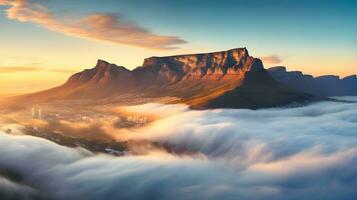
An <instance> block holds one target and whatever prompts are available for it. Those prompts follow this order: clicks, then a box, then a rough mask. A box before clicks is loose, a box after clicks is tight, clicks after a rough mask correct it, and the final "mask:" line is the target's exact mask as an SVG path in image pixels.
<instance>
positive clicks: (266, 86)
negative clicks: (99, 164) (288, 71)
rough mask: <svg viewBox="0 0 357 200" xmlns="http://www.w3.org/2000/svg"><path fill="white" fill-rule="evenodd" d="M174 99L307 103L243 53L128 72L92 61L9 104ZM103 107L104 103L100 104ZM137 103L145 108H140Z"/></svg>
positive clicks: (164, 61)
mask: <svg viewBox="0 0 357 200" xmlns="http://www.w3.org/2000/svg"><path fill="white" fill-rule="evenodd" d="M162 97H174V98H176V99H180V100H175V101H172V102H170V103H182V102H183V103H187V104H189V105H191V106H192V107H193V108H217V107H219V108H220V107H230V108H253V109H255V108H261V107H272V106H279V105H283V104H288V103H291V102H295V101H304V100H309V99H312V98H313V97H312V95H306V94H303V93H300V92H297V91H295V90H293V89H290V88H288V87H286V86H284V85H282V84H280V83H278V82H276V81H275V80H274V79H273V78H272V77H271V76H270V75H269V74H268V73H267V72H266V70H265V69H264V66H263V63H262V62H261V60H260V59H257V58H253V57H252V56H249V54H248V50H247V49H246V48H237V49H231V50H228V51H221V52H214V53H206V54H190V55H178V56H167V57H151V58H147V59H145V60H144V63H143V66H140V67H137V68H136V69H134V70H132V71H130V70H128V69H126V68H124V67H122V66H117V65H115V64H110V63H108V62H106V61H103V60H98V62H97V64H96V66H95V67H94V68H92V69H86V70H83V71H82V72H79V73H76V74H74V75H72V76H71V77H70V78H69V79H68V80H67V82H66V83H65V84H63V85H61V86H59V87H56V88H53V89H49V90H45V91H40V92H37V93H32V94H27V95H22V96H17V97H13V98H12V102H13V103H16V104H19V103H20V104H21V103H22V104H23V103H25V104H34V103H47V102H52V101H61V100H71V101H72V100H75V101H77V100H80V101H81V102H84V101H87V100H89V101H91V102H95V103H97V104H103V102H104V101H103V99H105V100H109V101H111V102H113V101H116V102H121V100H123V99H126V102H128V101H129V102H130V101H131V100H133V101H134V100H135V99H139V98H140V99H145V98H147V99H148V100H147V101H148V102H149V99H150V98H162ZM106 102H108V101H106ZM141 103H145V101H144V102H141Z"/></svg>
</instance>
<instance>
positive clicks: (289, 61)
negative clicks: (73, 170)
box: [0, 0, 357, 94]
mask: <svg viewBox="0 0 357 200" xmlns="http://www.w3.org/2000/svg"><path fill="white" fill-rule="evenodd" d="M356 10H357V1H353V0H349V1H348V0H334V1H333V0H300V1H293V0H276V1H265V0H252V1H247V0H244V1H241V0H234V1H233V0H232V1H230V0H225V1H213V0H206V1H198V0H180V1H173V0H167V1H160V0H136V1H132V0H120V1H114V0H102V1H95V0H77V1H63V0H62V1H60V0H0V44H1V47H2V48H0V94H8V93H25V92H32V91H37V90H41V89H47V88H50V87H53V86H56V85H59V84H61V83H63V82H64V81H66V79H67V78H68V77H69V76H70V75H71V74H72V73H74V72H78V71H81V70H83V69H86V68H92V67H93V66H94V65H95V63H96V60H97V59H99V58H100V59H104V60H107V61H108V62H111V63H115V64H117V65H121V66H125V67H127V68H129V69H133V68H135V67H137V66H140V65H141V64H142V62H143V59H144V58H146V57H150V56H164V55H175V54H186V53H198V52H200V53H202V52H211V51H221V50H228V49H232V48H237V47H247V48H248V50H249V53H250V54H251V55H252V56H254V57H259V58H262V60H263V61H264V65H265V67H271V66H277V65H284V66H286V67H287V68H288V70H299V71H303V72H304V73H307V74H312V75H315V76H319V75H326V74H335V75H340V76H341V77H344V76H347V75H350V74H357V37H356V35H357V23H356V22H355V21H356V19H357V12H355V11H356Z"/></svg>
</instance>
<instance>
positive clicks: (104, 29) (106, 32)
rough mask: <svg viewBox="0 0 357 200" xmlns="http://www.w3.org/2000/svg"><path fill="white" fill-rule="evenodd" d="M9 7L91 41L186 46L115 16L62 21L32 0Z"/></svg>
mask: <svg viewBox="0 0 357 200" xmlns="http://www.w3.org/2000/svg"><path fill="white" fill-rule="evenodd" d="M0 5H5V6H9V8H7V9H6V16H7V17H8V18H9V19H13V20H18V21H21V22H32V23H36V24H39V25H41V26H43V27H45V28H48V29H50V30H52V31H56V32H60V33H64V34H66V35H70V36H76V37H80V38H85V39H89V40H96V41H105V42H111V43H115V44H124V45H130V46H137V47H143V48H149V49H161V50H168V49H176V48H177V45H178V44H184V43H186V41H185V40H182V39H180V38H178V37H175V36H161V35H156V34H154V33H151V32H150V31H148V30H146V29H144V28H142V27H140V26H138V25H136V24H134V23H131V22H127V21H125V20H122V19H121V18H120V17H118V16H117V15H115V14H106V13H98V14H91V15H88V16H85V17H83V18H81V19H67V20H59V19H58V18H56V17H55V16H54V14H53V13H52V12H51V11H49V10H48V8H47V7H45V6H43V5H42V4H40V3H37V2H33V1H31V2H30V1H28V0H0Z"/></svg>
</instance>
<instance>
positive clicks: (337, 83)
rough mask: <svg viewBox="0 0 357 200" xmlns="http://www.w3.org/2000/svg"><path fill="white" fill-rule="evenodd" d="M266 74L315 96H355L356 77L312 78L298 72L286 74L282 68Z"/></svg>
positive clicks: (329, 76)
mask: <svg viewBox="0 0 357 200" xmlns="http://www.w3.org/2000/svg"><path fill="white" fill-rule="evenodd" d="M268 72H269V73H270V75H271V76H272V77H273V78H274V79H275V80H277V81H279V82H280V83H283V84H286V85H288V86H289V87H291V88H294V89H297V90H299V91H302V92H305V93H309V94H313V95H316V96H355V95H357V77H356V75H351V76H347V77H345V78H342V79H340V78H339V77H338V76H334V75H326V76H318V77H313V76H311V75H308V74H303V73H302V72H300V71H291V72H288V71H286V68H285V67H283V66H277V67H272V68H269V69H268Z"/></svg>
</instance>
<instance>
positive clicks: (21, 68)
mask: <svg viewBox="0 0 357 200" xmlns="http://www.w3.org/2000/svg"><path fill="white" fill-rule="evenodd" d="M34 71H47V72H54V73H64V74H72V73H75V72H76V71H75V70H71V69H46V68H44V67H30V66H28V67H27V66H12V67H0V74H2V73H3V74H5V73H19V72H34Z"/></svg>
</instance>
